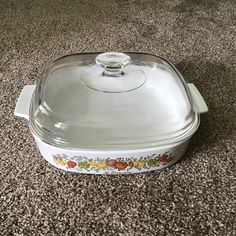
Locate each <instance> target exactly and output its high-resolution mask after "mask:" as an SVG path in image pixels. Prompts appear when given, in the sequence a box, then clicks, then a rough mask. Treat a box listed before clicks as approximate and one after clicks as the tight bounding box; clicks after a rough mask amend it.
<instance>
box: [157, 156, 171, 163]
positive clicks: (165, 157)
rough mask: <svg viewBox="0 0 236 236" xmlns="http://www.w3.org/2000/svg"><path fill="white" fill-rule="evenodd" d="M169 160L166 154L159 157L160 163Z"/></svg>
mask: <svg viewBox="0 0 236 236" xmlns="http://www.w3.org/2000/svg"><path fill="white" fill-rule="evenodd" d="M168 160H169V156H168V155H166V154H163V155H162V156H160V157H159V161H160V162H165V161H168Z"/></svg>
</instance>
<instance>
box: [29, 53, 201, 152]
mask: <svg viewBox="0 0 236 236" xmlns="http://www.w3.org/2000/svg"><path fill="white" fill-rule="evenodd" d="M29 120H30V127H31V130H32V132H33V133H34V134H35V135H36V136H38V137H39V138H40V139H42V140H43V141H45V142H47V143H49V144H51V145H54V146H58V147H62V148H68V149H84V150H95V149H96V150H114V149H115V150H124V149H137V148H148V147H153V146H158V145H168V144H170V143H175V142H178V141H181V140H183V139H186V138H188V137H189V136H190V135H191V134H192V133H194V131H195V130H196V129H197V126H198V123H199V116H198V114H197V113H196V112H194V110H193V103H192V98H191V95H190V91H189V88H188V86H187V84H186V82H185V81H184V79H183V78H182V76H181V75H180V73H179V72H178V71H177V70H176V69H175V67H174V66H173V65H172V64H171V63H170V62H168V61H166V60H165V59H163V58H161V57H158V56H155V55H150V54H145V53H128V52H127V53H115V52H114V53H113V52H111V53H101V54H99V53H81V54H72V55H68V56H64V57H62V58H59V59H57V60H56V61H54V62H53V63H51V64H50V65H48V66H47V67H46V68H45V70H44V71H43V73H42V76H41V79H40V80H39V82H38V84H37V87H36V90H35V92H34V95H33V99H32V102H31V107H30V118H29Z"/></svg>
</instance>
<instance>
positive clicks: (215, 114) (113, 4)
mask: <svg viewBox="0 0 236 236" xmlns="http://www.w3.org/2000/svg"><path fill="white" fill-rule="evenodd" d="M235 9H236V2H235V0H224V1H223V0H222V1H221V0H219V1H213V0H208V1H204V0H201V1H200V0H199V1H197V0H196V1H194V0H169V1H164V0H163V1H155V0H150V1H147V0H146V1H145V0H143V1H141V0H139V1H123V0H111V1H108V0H107V1H92V0H91V1H76V0H74V1H73V0H68V1H62V0H61V1H59V0H58V1H56V0H55V1H47V0H37V1H30V0H28V1H26V0H25V1H17V0H15V1H13V0H1V1H0V13H1V14H0V63H1V64H0V65H1V67H0V81H1V83H0V89H1V95H0V99H1V102H0V106H1V107H0V112H1V119H0V124H1V136H0V137H1V143H0V145H1V154H0V159H1V160H0V163H1V164H0V186H1V188H0V235H4V236H6V235H17V236H20V235H22V236H23V235H44V236H45V235H99V236H100V235H125V236H126V235H127V236H128V235H148V236H150V235H174V236H175V235H186V236H190V235H224V236H225V235H230V236H233V235H236V216H235V214H236V213H235V211H236V209H235V205H236V160H235V152H236V144H235V139H236V131H235V130H236V92H235V91H236V63H235V62H236V13H235ZM102 50H104V51H108V50H116V51H123V50H129V51H143V52H150V53H154V54H158V55H161V56H163V57H166V58H168V59H170V60H171V61H172V62H173V63H174V64H175V65H176V66H177V68H178V69H179V70H180V71H181V72H182V73H183V75H184V76H185V79H186V80H187V81H188V82H193V83H195V84H196V85H197V87H198V88H199V90H200V91H201V93H202V95H203V96H204V98H205V99H206V102H207V104H208V106H209V113H207V114H204V115H203V116H202V123H201V127H200V128H199V130H198V132H197V133H196V135H195V136H194V138H193V140H192V142H191V144H190V147H189V149H188V151H187V153H186V155H185V156H184V158H183V159H182V160H181V161H180V162H179V163H177V164H176V165H175V166H173V167H171V168H169V169H167V170H165V171H163V172H153V173H146V174H138V175H134V176H91V175H79V174H70V173H64V172H61V171H59V170H57V169H55V168H54V167H52V166H51V165H49V164H48V163H47V162H46V161H45V160H44V159H43V158H42V157H41V156H40V154H39V152H38V150H37V148H36V145H35V143H34V140H33V138H32V136H31V135H30V132H29V128H28V126H27V122H26V120H24V119H20V118H15V117H14V116H13V111H14V107H15V103H16V100H17V97H18V96H19V93H20V91H21V89H22V88H23V86H24V85H26V84H33V83H34V82H35V81H36V80H37V78H38V76H39V73H40V72H41V70H42V68H43V67H44V65H45V64H46V63H47V62H48V61H51V60H53V59H55V58H56V57H58V56H61V55H64V54H67V53H72V52H84V51H102Z"/></svg>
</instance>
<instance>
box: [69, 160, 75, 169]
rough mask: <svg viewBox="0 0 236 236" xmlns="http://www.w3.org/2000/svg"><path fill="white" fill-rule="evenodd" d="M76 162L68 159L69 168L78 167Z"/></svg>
mask: <svg viewBox="0 0 236 236" xmlns="http://www.w3.org/2000/svg"><path fill="white" fill-rule="evenodd" d="M76 165H77V164H76V162H74V161H67V166H68V167H69V168H74V167H76Z"/></svg>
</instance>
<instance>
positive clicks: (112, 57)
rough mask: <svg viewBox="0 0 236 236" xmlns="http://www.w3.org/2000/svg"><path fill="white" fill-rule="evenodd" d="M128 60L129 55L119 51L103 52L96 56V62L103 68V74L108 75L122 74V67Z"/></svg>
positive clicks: (129, 60)
mask: <svg viewBox="0 0 236 236" xmlns="http://www.w3.org/2000/svg"><path fill="white" fill-rule="evenodd" d="M130 62H131V58H130V56H128V55H127V54H124V53H120V52H105V53H101V54H99V55H98V56H97V57H96V63H97V64H98V65H100V66H102V67H103V68H104V69H105V70H104V72H103V74H104V75H110V76H121V75H123V74H124V72H123V68H124V67H125V66H126V65H128V64H129V63H130Z"/></svg>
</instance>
